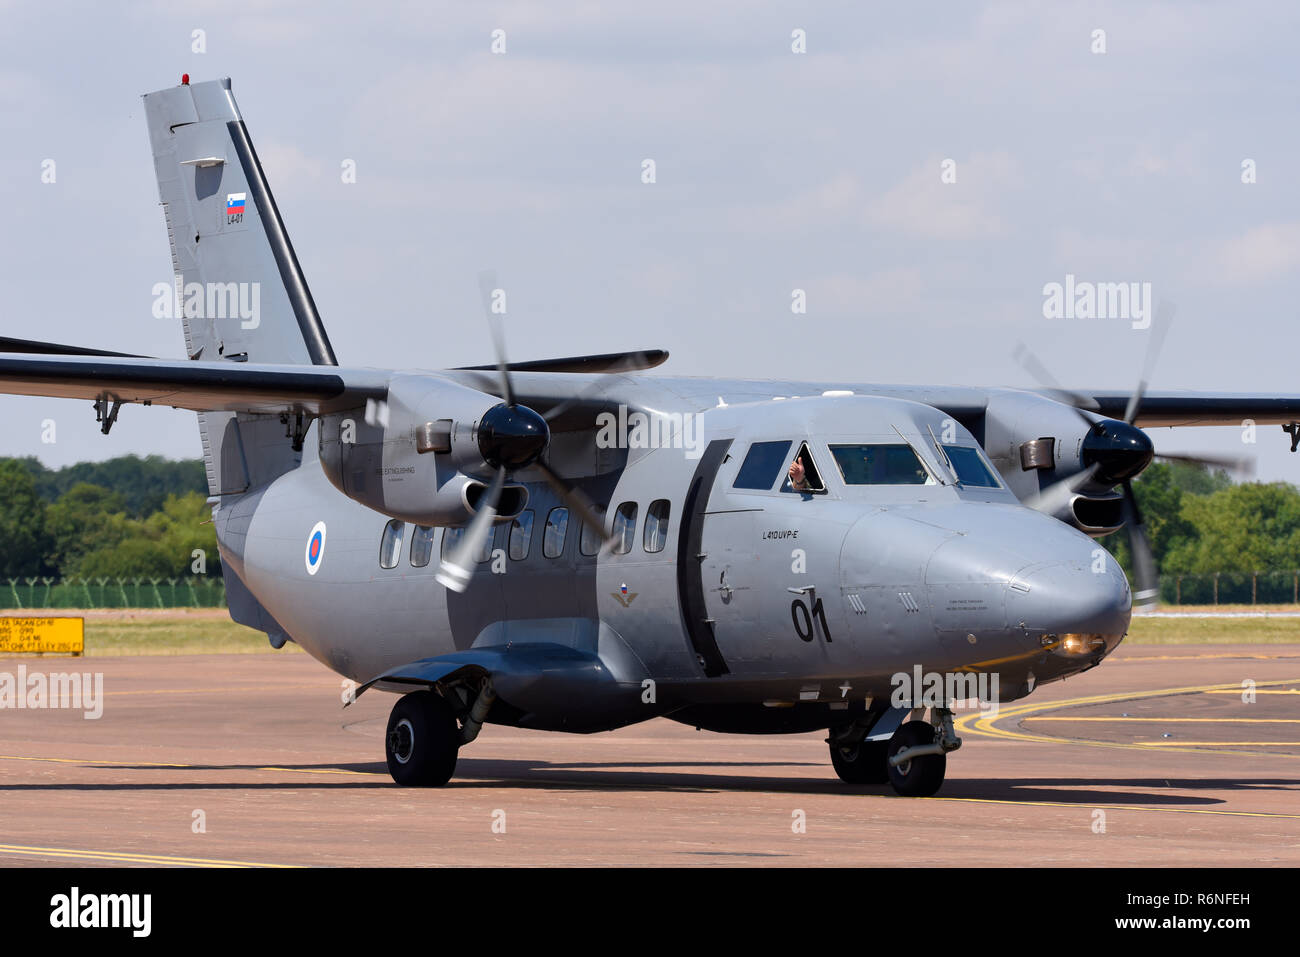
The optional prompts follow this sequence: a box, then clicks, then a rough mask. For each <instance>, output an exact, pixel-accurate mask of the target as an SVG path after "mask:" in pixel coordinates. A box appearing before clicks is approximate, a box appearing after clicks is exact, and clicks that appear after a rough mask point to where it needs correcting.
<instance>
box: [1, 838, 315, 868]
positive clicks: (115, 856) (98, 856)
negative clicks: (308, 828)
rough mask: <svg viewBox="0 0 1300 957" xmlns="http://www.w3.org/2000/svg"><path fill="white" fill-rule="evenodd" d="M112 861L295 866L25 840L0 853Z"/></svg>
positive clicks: (209, 865)
mask: <svg viewBox="0 0 1300 957" xmlns="http://www.w3.org/2000/svg"><path fill="white" fill-rule="evenodd" d="M3 854H17V855H22V856H26V857H43V858H59V859H74V860H90V861H109V862H112V863H115V864H152V865H165V864H172V865H178V866H181V867H277V868H279V867H293V866H295V865H293V864H264V863H259V862H255V861H225V860H219V859H215V858H207V857H174V856H172V855H169V854H132V853H130V852H127V851H90V850H78V849H76V848H71V847H35V846H27V845H23V844H0V855H3Z"/></svg>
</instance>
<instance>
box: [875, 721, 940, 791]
mask: <svg viewBox="0 0 1300 957" xmlns="http://www.w3.org/2000/svg"><path fill="white" fill-rule="evenodd" d="M933 742H934V726H933V725H932V724H930V723H929V722H928V721H909V722H907V724H905V725H903V726H902V727H901V728H899V729H898V730H897V731H895V732H894V736H893V737H892V738H890V739H889V757H891V758H892V757H893V756H894V755H896V754H897V753H898V752H899V751H902V750H903V749H904V748H910V747H912V746H914V745H918V744H932V743H933ZM885 767H887V768H888V769H889V783H890V784H892V785H893V786H894V790H895V791H897V792H898V793H899V794H901V795H902V796H903V797H929V796H930V795H932V794H934V793H935V792H936V791H938V790H939V788H940V787H942V786H943V776H944V774H945V773H947V770H948V755H946V754H926V755H922V756H921V757H919V758H912V760H910V761H908V762H906V763H905V764H900V765H899V766H898V767H891V766H890V764H889V762H888V761H886V762H885Z"/></svg>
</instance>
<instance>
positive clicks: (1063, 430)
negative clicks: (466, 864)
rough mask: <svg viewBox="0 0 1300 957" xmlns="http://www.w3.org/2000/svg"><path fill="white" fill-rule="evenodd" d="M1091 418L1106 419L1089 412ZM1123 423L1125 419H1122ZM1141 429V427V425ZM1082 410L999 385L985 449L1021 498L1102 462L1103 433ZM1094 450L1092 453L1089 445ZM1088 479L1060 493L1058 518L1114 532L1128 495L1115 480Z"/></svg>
mask: <svg viewBox="0 0 1300 957" xmlns="http://www.w3.org/2000/svg"><path fill="white" fill-rule="evenodd" d="M1086 418H1087V419H1090V420H1093V422H1094V426H1095V423H1097V422H1106V421H1108V420H1103V419H1102V418H1101V416H1098V415H1095V414H1093V413H1086ZM1120 425H1122V423H1120ZM1135 431H1136V430H1135ZM1090 432H1092V428H1090V427H1089V424H1088V422H1087V421H1085V415H1081V414H1080V412H1079V410H1077V409H1075V408H1073V407H1072V406H1070V405H1067V404H1066V403H1064V402H1058V401H1056V400H1054V399H1049V398H1047V397H1046V396H1042V395H1038V394H1036V393H1033V392H1021V391H1017V390H1011V389H1006V390H998V391H996V392H994V393H993V394H992V395H990V397H989V402H988V407H987V409H986V411H985V416H984V450H985V452H987V453H988V456H989V458H990V459H992V460H993V463H994V464H995V465H996V466H997V467H998V471H999V472H1001V473H1002V476H1003V478H1005V479H1006V481H1007V484H1008V485H1009V486H1010V487H1011V490H1012V491H1013V492H1014V493H1015V494H1016V497H1017V498H1019V499H1020V500H1021V501H1029V500H1031V499H1033V497H1034V496H1036V495H1038V494H1039V493H1040V492H1042V491H1043V490H1045V489H1047V488H1049V487H1050V486H1053V485H1055V484H1057V483H1058V482H1063V481H1065V480H1067V479H1070V478H1072V477H1075V476H1078V475H1079V473H1081V472H1082V471H1084V470H1085V469H1086V468H1088V467H1089V466H1090V465H1091V464H1093V462H1095V461H1096V458H1095V456H1096V454H1097V453H1096V451H1095V449H1096V446H1097V444H1098V441H1099V440H1098V438H1097V437H1096V436H1095V435H1093V436H1092V437H1091V438H1090ZM1090 447H1091V448H1093V449H1094V451H1093V452H1091V453H1090V452H1089V448H1090ZM1096 475H1097V477H1098V479H1099V480H1094V481H1088V482H1084V483H1082V484H1080V485H1078V486H1077V487H1075V489H1074V493H1073V494H1071V495H1068V496H1059V497H1056V501H1055V502H1054V508H1053V509H1052V511H1051V512H1050V514H1051V515H1053V517H1055V518H1057V519H1059V520H1060V521H1062V522H1065V523H1066V524H1067V525H1072V526H1074V527H1075V528H1077V529H1079V531H1081V532H1084V533H1085V534H1088V535H1092V536H1102V535H1108V534H1110V533H1111V532H1113V531H1115V530H1116V529H1118V528H1119V527H1120V526H1121V525H1122V524H1123V500H1122V498H1121V496H1119V495H1118V494H1117V493H1115V492H1113V491H1111V489H1112V488H1113V486H1114V484H1115V482H1114V481H1109V482H1107V481H1106V475H1105V473H1104V471H1103V470H1101V469H1099V470H1098V471H1097V473H1096Z"/></svg>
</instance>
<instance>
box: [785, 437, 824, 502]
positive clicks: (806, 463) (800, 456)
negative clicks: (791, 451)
mask: <svg viewBox="0 0 1300 957" xmlns="http://www.w3.org/2000/svg"><path fill="white" fill-rule="evenodd" d="M796 463H798V465H799V466H800V467H801V468H802V469H803V478H802V479H801V480H800V481H799V483H798V484H795V483H794V482H792V481H791V479H790V470H789V469H787V470H786V475H785V481H784V482H783V483H782V484H781V491H782V492H801V493H808V492H825V491H826V485H825V483H823V482H822V476H821V473H820V472H819V471H817V465H816V463H815V462H813V457H812V452H810V451H809V450H808V443H807V442H803V443H801V444H800V446H799V451H798V453H797V454H796V455H795V457H794V460H793V461H792V462H791V463H790V464H791V466H792V467H793V466H794V465H795V464H796Z"/></svg>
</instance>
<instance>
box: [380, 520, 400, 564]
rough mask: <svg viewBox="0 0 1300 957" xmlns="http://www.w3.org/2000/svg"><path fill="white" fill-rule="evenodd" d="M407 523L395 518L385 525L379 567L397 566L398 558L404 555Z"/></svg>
mask: <svg viewBox="0 0 1300 957" xmlns="http://www.w3.org/2000/svg"><path fill="white" fill-rule="evenodd" d="M405 528H406V523H405V522H403V521H401V520H399V519H396V518H395V519H393V520H392V521H391V522H389V523H388V524H387V525H385V526H384V537H383V539H381V540H380V542H379V567H380V568H396V567H397V560H398V559H399V558H401V557H402V531H403V529H405Z"/></svg>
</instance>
